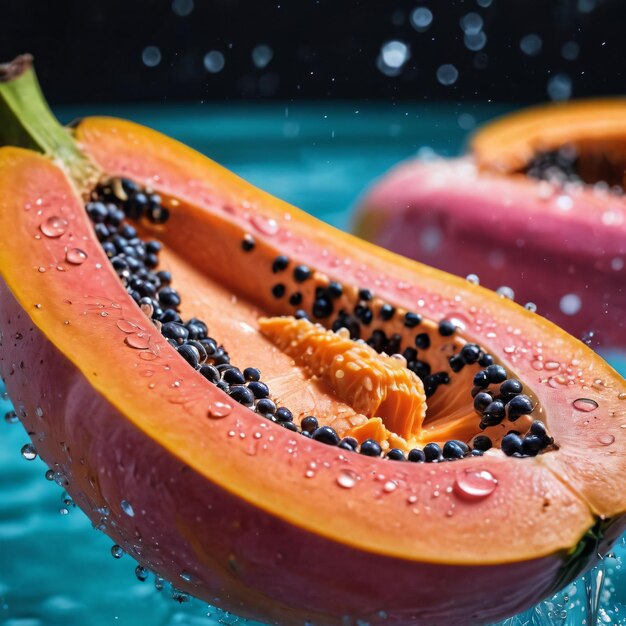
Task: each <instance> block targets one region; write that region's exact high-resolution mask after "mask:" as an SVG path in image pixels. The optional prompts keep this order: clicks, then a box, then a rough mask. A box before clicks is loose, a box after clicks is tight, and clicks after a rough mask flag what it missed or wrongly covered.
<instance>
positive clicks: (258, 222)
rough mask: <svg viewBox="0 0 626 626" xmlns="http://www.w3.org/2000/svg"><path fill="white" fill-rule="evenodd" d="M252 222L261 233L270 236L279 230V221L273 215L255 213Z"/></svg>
mask: <svg viewBox="0 0 626 626" xmlns="http://www.w3.org/2000/svg"><path fill="white" fill-rule="evenodd" d="M250 223H251V224H252V226H254V228H256V229H257V230H258V231H259V232H260V233H263V234H264V235H267V236H268V237H273V236H274V235H275V234H276V233H278V231H279V226H278V222H277V221H276V220H275V219H273V218H271V217H265V216H264V215H259V214H255V215H253V216H252V217H251V218H250Z"/></svg>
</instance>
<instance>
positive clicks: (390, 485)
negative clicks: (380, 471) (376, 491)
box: [383, 480, 398, 493]
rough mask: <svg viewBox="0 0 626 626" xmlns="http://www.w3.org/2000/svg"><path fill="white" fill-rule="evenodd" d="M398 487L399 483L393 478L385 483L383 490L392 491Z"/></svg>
mask: <svg viewBox="0 0 626 626" xmlns="http://www.w3.org/2000/svg"><path fill="white" fill-rule="evenodd" d="M397 488H398V483H397V482H395V481H393V480H388V481H387V482H386V483H385V484H384V485H383V491H384V492H385V493H391V492H393V491H395V490H396V489H397Z"/></svg>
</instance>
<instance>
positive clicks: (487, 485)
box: [454, 469, 498, 502]
mask: <svg viewBox="0 0 626 626" xmlns="http://www.w3.org/2000/svg"><path fill="white" fill-rule="evenodd" d="M497 486H498V481H497V480H496V478H495V477H494V475H493V474H492V473H491V472H489V471H487V470H470V469H466V470H464V471H459V472H457V474H456V477H455V479H454V493H456V495H457V496H459V497H460V498H462V499H463V500H468V501H470V502H477V501H479V500H484V499H485V498H487V497H488V496H490V495H491V494H492V493H493V492H494V491H495V489H496V487H497Z"/></svg>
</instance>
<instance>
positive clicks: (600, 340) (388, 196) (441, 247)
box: [355, 156, 626, 348]
mask: <svg viewBox="0 0 626 626" xmlns="http://www.w3.org/2000/svg"><path fill="white" fill-rule="evenodd" d="M355 231H356V232H357V234H359V235H362V236H364V237H365V238H366V239H369V240H371V241H373V242H374V243H376V244H378V245H381V246H383V247H386V248H388V249H390V250H393V251H394V252H398V253H399V254H402V255H405V256H408V257H410V258H413V259H416V260H419V261H421V262H423V263H426V264H428V265H432V266H435V267H438V268H440V269H443V270H445V271H447V272H451V273H453V274H457V275H459V276H467V275H468V274H476V275H478V277H479V278H480V282H481V284H482V285H484V286H486V287H489V288H491V289H497V288H498V287H500V286H502V285H506V286H509V287H511V288H512V289H513V290H514V293H515V299H516V300H517V301H518V302H521V303H525V302H533V303H534V304H536V305H537V309H538V312H539V313H540V314H541V315H544V316H546V317H547V318H548V319H550V320H552V321H553V322H555V323H556V324H558V325H559V326H561V327H562V328H564V329H565V330H567V331H568V332H570V333H571V334H573V335H575V336H576V337H579V338H582V337H587V336H590V335H589V333H590V332H593V343H592V345H594V346H596V345H601V346H604V347H613V348H615V347H617V348H619V347H625V346H626V201H625V200H624V198H623V197H621V196H617V195H613V194H609V193H608V192H600V191H597V190H594V189H593V188H592V187H588V186H578V187H572V188H569V187H568V188H567V190H564V189H562V188H558V187H556V186H552V185H551V184H550V183H548V182H547V181H538V180H534V179H530V178H528V177H526V176H525V175H523V174H514V175H508V176H504V175H501V174H498V173H493V172H489V171H479V170H478V169H477V168H476V166H475V164H474V161H473V159H472V157H471V156H468V157H464V158H460V159H451V160H443V159H442V160H436V161H432V162H423V161H420V160H414V161H409V162H406V163H402V164H400V165H398V166H397V167H395V168H394V169H393V170H391V171H390V172H389V173H388V174H386V175H385V176H384V177H383V178H382V179H381V180H380V181H378V182H377V183H376V184H375V185H374V186H373V187H372V188H371V189H370V190H369V191H368V192H367V193H366V194H365V196H364V198H363V199H362V201H361V202H360V206H359V208H358V212H357V215H356V220H355Z"/></svg>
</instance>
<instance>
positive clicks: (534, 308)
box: [524, 302, 537, 313]
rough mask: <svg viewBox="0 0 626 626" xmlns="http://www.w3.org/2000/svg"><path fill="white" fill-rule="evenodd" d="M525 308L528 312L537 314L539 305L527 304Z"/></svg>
mask: <svg viewBox="0 0 626 626" xmlns="http://www.w3.org/2000/svg"><path fill="white" fill-rule="evenodd" d="M524 308H525V309H526V310H527V311H530V312H531V313H536V312H537V305H536V304H535V303H534V302H527V303H526V304H525V305H524Z"/></svg>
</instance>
